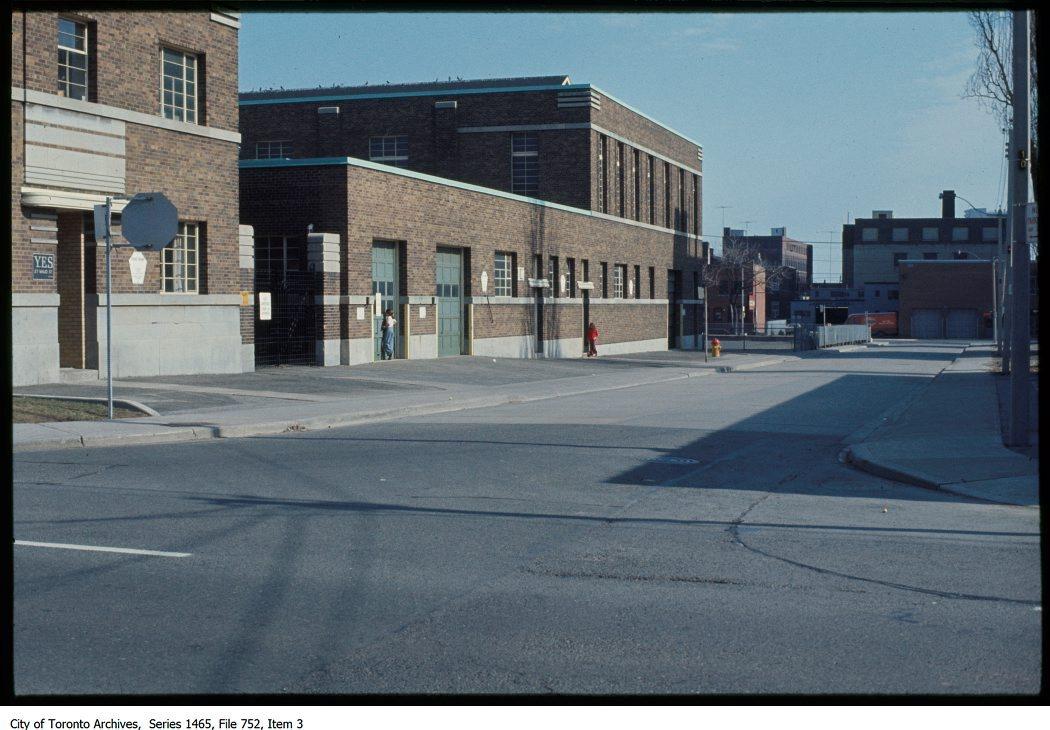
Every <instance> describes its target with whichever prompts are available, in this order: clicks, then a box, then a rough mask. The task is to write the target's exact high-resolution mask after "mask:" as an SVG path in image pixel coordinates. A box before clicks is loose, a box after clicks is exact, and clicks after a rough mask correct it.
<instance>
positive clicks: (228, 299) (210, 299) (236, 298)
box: [88, 294, 241, 307]
mask: <svg viewBox="0 0 1050 730" xmlns="http://www.w3.org/2000/svg"><path fill="white" fill-rule="evenodd" d="M88 296H89V297H90V296H92V295H88ZM94 296H97V297H98V306H100V307H105V306H106V295H105V294H97V295H94ZM223 305H229V306H236V307H240V306H241V295H240V294H114V295H113V306H114V307H158V306H160V307H163V306H174V307H214V306H223Z"/></svg>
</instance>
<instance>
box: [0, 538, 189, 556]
mask: <svg viewBox="0 0 1050 730" xmlns="http://www.w3.org/2000/svg"><path fill="white" fill-rule="evenodd" d="M15 545H25V546H27V547H45V548H59V549H62V550H87V551H89V552H96V553H126V554H128V555H156V556H158V557H162V558H188V557H190V556H191V555H192V554H193V553H166V552H163V551H161V550H136V549H135V548H116V547H99V546H97V545H68V544H66V543H61V542H31V541H29V540H15Z"/></svg>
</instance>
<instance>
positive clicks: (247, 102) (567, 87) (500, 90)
mask: <svg viewBox="0 0 1050 730" xmlns="http://www.w3.org/2000/svg"><path fill="white" fill-rule="evenodd" d="M589 88H591V86H590V84H550V85H547V86H503V87H496V88H485V89H440V90H433V89H430V90H424V91H389V92H382V91H377V92H375V93H372V92H367V93H364V94H333V95H328V96H323V95H322V96H288V97H274V98H272V99H241V100H239V101H238V102H237V103H238V105H239V106H256V105H260V104H303V103H309V102H318V101H352V100H357V99H394V98H398V97H405V96H450V95H453V94H508V93H517V92H523V91H578V90H582V89H589Z"/></svg>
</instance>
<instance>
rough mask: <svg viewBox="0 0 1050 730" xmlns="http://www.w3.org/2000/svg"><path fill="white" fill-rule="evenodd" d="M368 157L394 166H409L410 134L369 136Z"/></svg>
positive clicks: (373, 160)
mask: <svg viewBox="0 0 1050 730" xmlns="http://www.w3.org/2000/svg"><path fill="white" fill-rule="evenodd" d="M368 159H370V160H371V161H372V162H381V163H382V164H384V165H393V166H394V167H408V135H406V134H395V135H386V136H383V137H369V138H368Z"/></svg>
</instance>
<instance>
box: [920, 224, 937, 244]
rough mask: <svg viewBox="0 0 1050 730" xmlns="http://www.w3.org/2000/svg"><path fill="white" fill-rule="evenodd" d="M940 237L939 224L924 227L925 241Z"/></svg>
mask: <svg viewBox="0 0 1050 730" xmlns="http://www.w3.org/2000/svg"><path fill="white" fill-rule="evenodd" d="M939 237H940V230H939V229H938V228H937V226H924V227H923V229H922V240H924V241H936V240H937V239H938V238H939Z"/></svg>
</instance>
